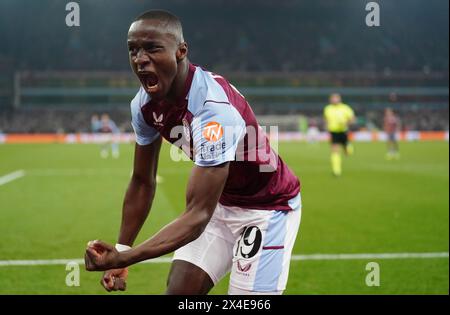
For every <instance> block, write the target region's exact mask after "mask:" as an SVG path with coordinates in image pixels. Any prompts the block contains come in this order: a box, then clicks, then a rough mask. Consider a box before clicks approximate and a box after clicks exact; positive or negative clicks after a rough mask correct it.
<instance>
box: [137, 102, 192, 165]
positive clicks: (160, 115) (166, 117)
mask: <svg viewBox="0 0 450 315" xmlns="http://www.w3.org/2000/svg"><path fill="white" fill-rule="evenodd" d="M183 105H186V106H176V107H175V106H170V105H169V106H167V105H164V104H162V105H158V106H154V105H153V106H145V107H143V108H142V114H143V116H144V120H145V122H146V123H147V124H148V125H149V126H151V127H153V128H154V129H156V130H157V131H158V132H159V134H160V135H161V136H162V137H163V138H164V139H166V140H167V141H169V142H170V143H172V144H174V145H175V146H177V147H180V148H181V147H184V148H189V149H188V150H186V149H183V151H185V153H186V154H187V155H188V156H190V157H191V156H192V130H191V122H192V119H193V115H192V113H191V112H189V111H188V110H187V103H186V104H183Z"/></svg>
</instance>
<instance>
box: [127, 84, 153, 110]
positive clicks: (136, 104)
mask: <svg viewBox="0 0 450 315" xmlns="http://www.w3.org/2000/svg"><path fill="white" fill-rule="evenodd" d="M149 101H150V95H148V94H147V92H145V90H144V88H143V87H142V86H140V87H139V90H138V91H137V92H136V95H135V96H134V97H133V99H132V100H131V102H130V106H131V110H132V111H136V110H140V109H141V107H142V106H144V105H145V104H147V103H148V102H149Z"/></svg>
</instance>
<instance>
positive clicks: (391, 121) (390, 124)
mask: <svg viewBox="0 0 450 315" xmlns="http://www.w3.org/2000/svg"><path fill="white" fill-rule="evenodd" d="M383 122H384V132H385V133H386V136H387V149H388V151H387V153H386V159H387V160H392V159H396V160H398V159H399V158H400V153H399V148H398V140H397V132H398V131H400V120H399V118H398V117H397V115H395V113H394V111H393V110H392V108H386V110H385V111H384V121H383Z"/></svg>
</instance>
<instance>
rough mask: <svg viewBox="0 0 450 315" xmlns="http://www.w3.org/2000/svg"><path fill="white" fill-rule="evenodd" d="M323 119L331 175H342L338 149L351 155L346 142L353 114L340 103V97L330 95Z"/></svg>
mask: <svg viewBox="0 0 450 315" xmlns="http://www.w3.org/2000/svg"><path fill="white" fill-rule="evenodd" d="M323 114H324V118H325V121H326V124H327V129H328V132H329V133H330V138H331V168H332V170H333V175H335V176H340V175H341V174H342V158H341V153H340V147H342V148H343V149H344V152H345V154H347V155H351V154H353V147H352V145H351V144H350V143H349V140H348V134H347V132H348V128H349V125H350V124H352V123H354V122H355V113H354V112H353V110H352V109H351V107H350V106H348V105H347V104H344V103H342V98H341V95H339V94H337V93H333V94H331V95H330V104H328V105H327V106H325V109H324V113H323Z"/></svg>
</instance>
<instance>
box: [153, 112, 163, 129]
mask: <svg viewBox="0 0 450 315" xmlns="http://www.w3.org/2000/svg"><path fill="white" fill-rule="evenodd" d="M163 118H164V116H163V114H162V113H161V115H159V116H156V113H155V112H153V120H154V124H155V126H160V127H162V126H164V124H163V123H162V121H163Z"/></svg>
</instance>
